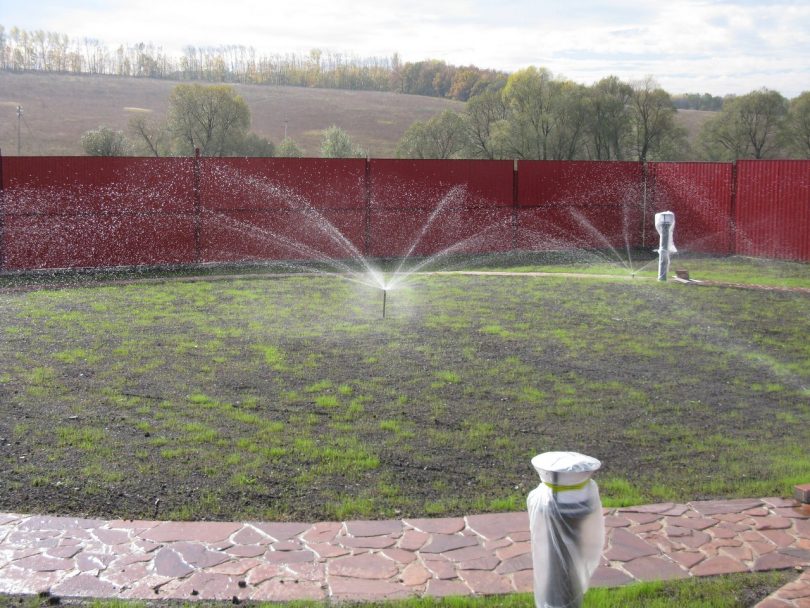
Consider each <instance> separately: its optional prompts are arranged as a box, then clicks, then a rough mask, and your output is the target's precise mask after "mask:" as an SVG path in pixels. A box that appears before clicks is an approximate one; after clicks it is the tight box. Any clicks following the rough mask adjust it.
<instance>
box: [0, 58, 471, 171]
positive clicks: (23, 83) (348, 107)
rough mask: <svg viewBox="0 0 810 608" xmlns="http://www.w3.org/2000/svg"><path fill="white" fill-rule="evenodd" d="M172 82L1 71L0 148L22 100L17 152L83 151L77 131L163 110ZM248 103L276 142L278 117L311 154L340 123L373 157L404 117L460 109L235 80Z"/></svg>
mask: <svg viewBox="0 0 810 608" xmlns="http://www.w3.org/2000/svg"><path fill="white" fill-rule="evenodd" d="M177 84H178V83H177V82H174V81H167V80H151V79H140V78H115V77H94V76H68V75H58V74H52V75H48V74H12V73H9V72H0V149H2V151H3V153H4V154H16V153H17V116H16V107H17V105H18V104H21V105H22V106H23V110H24V114H23V116H24V118H25V121H26V122H25V123H23V124H22V129H21V131H22V138H21V139H22V153H23V154H25V155H59V154H66V155H75V154H82V153H83V152H82V149H81V146H80V145H79V138H80V137H81V135H82V133H84V132H85V131H87V130H88V129H94V128H96V127H98V126H99V125H100V124H105V125H108V126H111V127H114V128H116V129H126V126H127V123H128V121H129V119H130V117H131V116H133V115H134V114H136V113H139V112H150V113H153V114H154V115H156V116H161V117H162V116H164V114H165V112H166V106H167V105H168V99H169V93H170V92H171V90H172V89H173V88H174V87H175V86H176V85H177ZM234 86H235V87H236V89H237V90H238V91H239V94H240V95H242V96H243V97H244V98H245V100H246V101H247V103H248V105H249V106H250V113H251V119H252V130H253V131H255V132H257V133H259V134H260V135H263V136H264V137H268V138H270V139H271V140H272V141H274V142H276V143H278V142H280V141H281V140H282V139H283V138H284V121H285V120H286V121H288V124H287V131H288V134H289V136H290V137H292V138H293V139H295V140H296V141H297V142H298V143H299V144H301V145H302V146H303V147H304V150H305V151H306V152H307V153H308V154H309V155H312V156H317V154H318V150H319V148H320V132H321V130H323V129H325V128H327V127H328V126H330V125H332V124H337V125H338V126H340V127H342V128H344V129H345V130H346V131H348V132H349V134H350V135H351V136H352V138H353V139H354V140H355V142H357V143H358V144H360V145H361V146H362V147H364V148H366V149H368V150H370V151H371V155H372V156H375V157H390V156H393V155H394V151H395V149H396V145H397V142H398V141H399V139H400V138H401V137H402V134H403V133H404V132H405V129H407V128H408V127H409V126H410V125H411V123H413V122H414V121H416V120H426V119H427V118H430V117H431V116H433V115H434V114H437V113H439V112H441V111H443V110H445V109H448V108H450V109H453V110H456V111H460V110H462V109H463V108H464V104H463V103H461V102H459V101H451V100H447V99H437V98H433V97H422V96H417V95H399V94H396V93H377V92H371V91H340V90H332V89H306V88H301V87H278V86H258V85H234Z"/></svg>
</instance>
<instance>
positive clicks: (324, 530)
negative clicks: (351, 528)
mask: <svg viewBox="0 0 810 608" xmlns="http://www.w3.org/2000/svg"><path fill="white" fill-rule="evenodd" d="M342 529H343V524H342V523H340V522H335V521H325V522H321V523H317V524H315V525H314V526H312V527H311V528H310V529H309V530H307V531H306V532H305V533H304V534H303V535H302V536H301V538H303V539H304V540H305V541H307V542H308V543H312V544H321V543H328V542H329V541H331V540H333V539H334V538H335V537H336V536H337V535H338V533H339V532H340V531H341V530H342Z"/></svg>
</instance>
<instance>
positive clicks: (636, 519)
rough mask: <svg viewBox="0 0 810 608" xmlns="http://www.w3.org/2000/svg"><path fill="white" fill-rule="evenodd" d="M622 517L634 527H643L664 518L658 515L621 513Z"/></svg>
mask: <svg viewBox="0 0 810 608" xmlns="http://www.w3.org/2000/svg"><path fill="white" fill-rule="evenodd" d="M622 516H623V517H626V518H627V519H629V520H630V521H632V522H633V523H635V524H636V525H642V526H643V525H645V524H651V523H653V522H657V521H661V520H662V519H663V518H664V516H663V515H658V514H656V513H624V512H622Z"/></svg>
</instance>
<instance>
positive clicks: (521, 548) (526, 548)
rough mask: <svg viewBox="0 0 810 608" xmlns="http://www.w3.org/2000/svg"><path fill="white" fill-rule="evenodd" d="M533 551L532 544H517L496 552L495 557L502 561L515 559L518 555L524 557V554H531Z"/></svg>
mask: <svg viewBox="0 0 810 608" xmlns="http://www.w3.org/2000/svg"><path fill="white" fill-rule="evenodd" d="M531 550H532V544H531V543H529V542H525V543H515V544H513V545H510V546H508V547H503V548H502V549H498V550H497V551H495V555H497V556H498V558H500V559H501V560H505V559H509V558H510V557H514V556H516V555H523V554H524V553H530V552H531Z"/></svg>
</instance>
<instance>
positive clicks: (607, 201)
mask: <svg viewBox="0 0 810 608" xmlns="http://www.w3.org/2000/svg"><path fill="white" fill-rule="evenodd" d="M662 210H671V211H674V212H675V214H676V218H677V221H678V224H677V228H676V244H677V245H678V246H679V248H680V249H681V250H685V251H695V252H707V253H715V254H729V253H741V254H745V255H757V256H765V257H773V258H783V259H795V260H804V261H810V161H740V162H739V163H737V164H729V163H650V164H648V165H647V166H646V167H643V166H642V165H640V164H639V163H633V162H579V161H576V162H567V161H521V162H520V163H513V162H512V161H414V160H370V161H366V160H362V159H350V160H331V159H211V158H160V159H153V158H92V157H5V158H3V157H0V269H2V270H19V269H32V268H59V267H98V266H121V265H142V264H178V263H180V264H183V263H192V262H217V261H223V262H224V261H237V260H260V259H293V260H302V259H303V260H319V259H323V260H326V259H330V260H332V259H335V258H343V259H347V258H352V257H357V256H371V257H399V256H406V255H415V256H424V255H435V254H441V253H447V254H453V253H489V252H497V251H506V250H512V249H520V250H531V251H543V250H559V249H607V248H611V247H612V248H624V247H625V246H629V247H647V248H650V249H652V248H654V247H655V245H656V243H657V234H656V233H655V230H654V228H653V217H652V216H653V214H654V213H655V212H656V211H662Z"/></svg>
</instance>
